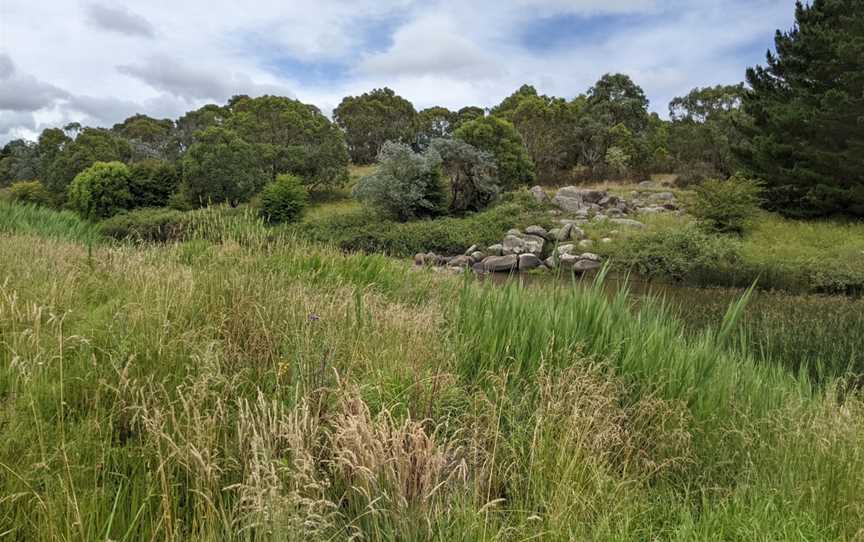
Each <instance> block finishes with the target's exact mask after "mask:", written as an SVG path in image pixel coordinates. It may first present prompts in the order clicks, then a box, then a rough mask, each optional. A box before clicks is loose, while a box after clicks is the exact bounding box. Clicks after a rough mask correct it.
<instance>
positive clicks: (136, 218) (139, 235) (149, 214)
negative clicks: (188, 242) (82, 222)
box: [99, 208, 189, 243]
mask: <svg viewBox="0 0 864 542" xmlns="http://www.w3.org/2000/svg"><path fill="white" fill-rule="evenodd" d="M187 217H188V215H187V214H186V213H183V212H181V211H178V210H176V209H159V208H142V209H136V210H134V211H130V212H128V213H120V214H117V215H114V216H113V217H111V218H109V219H107V220H103V221H102V222H100V223H99V232H100V233H101V234H102V235H104V236H105V237H110V238H113V239H117V240H133V241H149V242H162V243H164V242H168V241H179V240H182V239H184V238H185V237H186V235H187V233H188V229H189V228H188V218H187Z"/></svg>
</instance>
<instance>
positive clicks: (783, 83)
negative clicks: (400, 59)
mask: <svg viewBox="0 0 864 542" xmlns="http://www.w3.org/2000/svg"><path fill="white" fill-rule="evenodd" d="M859 8H860V6H859V5H858V2H856V1H855V0H814V2H812V3H811V4H808V5H805V4H802V3H800V2H799V3H798V4H797V7H796V13H795V15H796V25H795V27H794V28H793V29H792V30H790V31H788V32H779V31H778V32H777V35H776V38H775V41H776V53H769V54H768V57H767V65H766V66H764V67H757V68H754V69H751V70H749V71H748V72H747V83H748V85H747V86H745V85H744V84H738V85H725V86H724V85H720V86H716V87H707V88H697V89H693V90H692V91H691V92H690V93H688V94H687V95H685V96H681V97H677V98H675V99H673V100H672V101H671V103H670V104H669V119H668V120H664V119H661V118H660V117H659V116H658V115H657V114H654V113H650V112H649V102H648V99H647V97H646V95H645V92H644V91H643V90H642V89H641V88H640V87H639V86H638V85H637V84H636V83H635V82H634V81H633V80H632V79H631V78H630V77H628V76H627V75H624V74H607V75H604V76H603V77H601V78H600V79H599V80H598V81H597V82H596V83H595V84H594V85H592V86H591V87H590V88H589V89H587V90H586V91H585V92H584V93H582V94H579V95H577V96H575V97H573V98H571V99H568V98H563V97H556V96H547V95H543V94H540V93H539V92H538V91H537V90H536V89H535V88H534V87H533V86H530V85H523V86H522V87H520V88H519V89H517V90H516V91H515V92H513V94H511V95H509V96H507V97H506V98H504V99H503V100H502V101H501V103H499V104H498V105H496V106H494V107H491V108H490V109H488V110H484V109H483V108H480V107H476V106H467V107H464V108H462V109H460V110H458V111H451V110H449V109H447V108H445V107H440V106H436V107H430V108H427V109H424V110H421V111H417V110H416V109H415V108H414V105H413V104H412V103H411V102H409V101H408V100H406V99H404V98H403V97H401V96H399V95H398V94H396V93H395V92H394V91H393V90H391V89H389V88H382V89H374V90H372V91H370V92H367V93H365V94H362V95H360V96H348V97H346V98H345V99H343V100H342V102H341V103H340V104H339V106H338V107H337V108H336V109H335V110H334V112H333V121H332V122H331V121H330V120H329V119H328V118H327V117H325V116H324V115H323V114H322V113H321V111H319V110H318V109H317V108H316V107H314V106H311V105H307V104H303V103H301V102H299V101H297V100H293V99H290V98H284V97H278V96H262V97H259V98H250V97H248V96H235V97H233V98H232V99H231V100H229V101H228V103H227V104H225V105H222V106H220V105H215V104H210V105H206V106H204V107H201V108H200V109H197V110H195V111H190V112H188V113H186V114H185V115H183V116H182V117H180V118H179V119H176V120H171V119H155V118H151V117H148V116H145V115H134V116H132V117H130V118H128V119H126V120H124V121H123V122H121V123H118V124H116V125H114V126H113V127H112V128H110V129H105V128H91V127H84V126H81V125H79V124H74V123H73V124H69V125H67V126H65V127H64V128H62V129H60V128H49V129H46V130H45V131H43V132H42V134H41V135H40V136H39V138H38V140H37V141H35V142H34V141H26V140H15V141H11V142H9V143H8V144H7V145H5V146H4V147H3V148H2V150H0V187H3V186H9V185H12V184H16V183H17V184H16V188H15V191H14V194H17V196H16V197H19V198H20V199H22V200H27V201H40V202H46V203H49V204H52V205H57V206H64V205H65V206H72V205H73V202H70V201H69V198H70V196H71V195H72V192H73V191H72V190H71V187H72V186H73V184H75V185H76V186H77V183H76V182H75V181H76V179H77V178H78V176H79V175H81V174H82V172H85V171H86V170H88V168H90V167H91V166H93V165H94V164H97V163H111V164H115V166H116V164H120V165H123V166H124V167H126V168H127V170H128V171H126V173H125V174H119V173H117V168H116V167H114V166H112V167H114V169H111V168H107V169H106V168H102V169H100V170H99V171H100V172H101V174H103V175H107V172H109V171H111V172H112V175H113V177H112V178H126V179H128V180H127V181H126V185H124V186H125V188H124V190H125V191H126V192H128V198H127V197H126V194H125V193H124V194H120V195H118V198H119V199H120V200H122V201H123V202H124V203H122V205H124V206H126V207H127V208H134V207H154V206H164V205H172V206H174V207H178V208H189V207H195V206H200V205H204V204H207V203H210V202H227V203H230V204H232V205H234V204H238V203H241V202H244V201H248V200H249V199H250V198H251V197H253V196H254V195H255V194H257V193H259V192H260V191H261V190H262V188H263V187H264V186H265V185H266V184H267V183H273V182H274V181H275V180H276V179H277V178H278V177H279V176H280V175H291V176H292V178H296V179H300V180H301V183H302V184H303V185H304V186H305V188H306V189H307V190H314V189H320V188H329V187H335V186H340V185H342V184H343V183H344V182H345V181H346V180H347V166H348V164H349V160H350V161H351V162H353V163H355V164H371V163H374V162H376V161H379V160H380V159H381V158H382V157H385V158H388V157H389V159H391V160H392V161H393V162H394V163H398V164H401V166H400V167H403V166H404V168H408V169H410V168H409V167H408V165H409V164H414V166H411V167H414V168H415V169H417V168H420V169H422V168H421V167H420V165H419V164H425V165H424V166H423V167H426V166H428V165H429V164H437V165H436V166H435V167H436V168H438V169H441V170H442V174H443V175H444V177H446V178H449V179H450V181H449V182H451V183H452V182H454V181H455V180H457V179H458V180H459V181H460V182H461V181H465V179H469V178H473V177H471V175H474V173H472V174H471V175H467V174H466V172H475V173H476V172H480V171H484V172H487V173H488V172H491V171H493V170H494V179H492V178H491V177H490V178H487V177H489V175H487V173H484V174H482V175H481V174H479V173H478V174H477V175H476V176H475V177H476V179H483V180H482V181H478V183H479V184H478V186H481V185H482V186H486V185H488V184H489V183H490V182H491V183H492V184H494V185H495V187H496V190H497V189H512V188H515V187H518V186H522V185H526V184H528V183H532V182H541V183H550V184H560V183H565V182H566V183H570V182H579V181H581V180H592V179H605V178H620V179H624V178H641V177H645V176H647V175H649V174H651V173H677V174H678V176H679V181H680V182H682V183H684V184H690V183H699V182H702V181H704V180H706V179H712V178H714V179H727V178H729V177H731V176H733V175H735V174H736V173H739V172H744V173H746V174H747V175H749V176H751V177H753V178H756V179H758V180H760V181H762V183H764V185H765V186H766V189H767V190H766V195H767V196H768V197H767V198H766V201H767V204H768V205H769V206H770V207H772V208H774V209H777V210H780V211H782V212H785V213H788V214H793V215H798V216H823V215H829V214H835V213H843V214H848V215H857V216H862V215H864V122H862V119H864V41H862V40H861V36H862V35H864V10H861V9H859ZM442 141H458V142H460V144H459V145H456V144H449V146H448V145H447V144H444V143H442ZM388 143H391V144H392V145H390V146H389V147H387V144H388ZM433 147H435V148H434V149H433ZM385 149H386V152H384V151H385ZM429 149H432V152H431V153H430V154H426V153H427V151H428V150H429ZM409 151H410V152H413V153H415V154H416V155H417V156H415V157H410V156H408V155H406V154H405V153H407V152H409ZM442 154H443V155H446V156H442ZM448 156H449V157H450V159H448ZM453 157H457V158H453ZM469 157H470V160H468V162H470V164H471V165H470V167H469V166H467V165H466V164H467V163H468V162H466V161H465V160H467V159H468V158H469ZM448 160H449V161H448ZM489 160H491V161H492V162H491V163H489ZM460 163H461V164H462V166H456V165H454V164H460ZM388 167H389V166H388ZM430 167H431V166H430ZM460 167H461V169H460ZM466 168H467V169H466ZM433 169H435V168H433ZM445 170H446V171H445ZM391 173H392V171H391ZM118 175H119V177H118ZM466 175H467V176H466ZM421 177H422V176H421ZM380 178H384V177H380ZM380 178H379V180H380ZM418 178H419V177H418ZM109 180H110V179H103V181H105V182H107V181H109ZM427 180H428V179H427ZM34 181H39V183H40V184H33V183H34ZM421 181H422V179H421ZM493 181H494V182H493ZM91 182H93V181H92V179H91ZM418 182H420V181H418ZM423 182H425V181H422V182H420V184H423ZM22 183H25V184H22ZM97 184H98V183H97ZM373 185H374V183H373ZM469 185H470V183H469ZM105 186H113V184H112V183H110V182H107V184H105ZM430 186H431V184H430ZM79 188H80V187H79ZM367 188H368V187H367ZM465 188H466V187H465V186H457V187H455V188H452V187H451V191H455V192H454V194H455V193H456V192H458V191H459V190H462V189H465ZM76 190H77V189H76ZM274 190H275V189H274ZM283 192H287V191H283ZM492 192H494V190H493V191H492ZM466 193H472V194H474V193H477V194H480V193H483V194H487V195H488V194H489V193H491V192H490V191H488V190H485V189H483V190H480V189H477V190H474V189H470V187H469V189H468V192H466ZM76 194H77V196H76V197H78V196H80V193H78V192H76ZM460 197H461V199H463V200H465V198H464V195H463V196H460ZM483 197H484V198H485V197H486V196H483ZM79 199H80V198H79ZM421 199H422V198H421ZM481 199H482V198H481ZM468 200H471V198H468ZM79 203H80V202H79ZM476 205H477V202H476V201H462V202H461V203H459V204H458V205H456V207H458V208H460V209H461V210H467V209H471V208H474V207H476ZM112 208H113V207H112Z"/></svg>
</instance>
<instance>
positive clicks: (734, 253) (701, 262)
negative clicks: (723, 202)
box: [601, 225, 740, 280]
mask: <svg viewBox="0 0 864 542" xmlns="http://www.w3.org/2000/svg"><path fill="white" fill-rule="evenodd" d="M607 246H608V248H606V249H601V250H604V251H605V252H606V254H607V255H608V256H610V257H611V258H612V259H613V260H614V262H615V263H617V264H622V265H624V266H626V267H627V268H630V269H633V270H634V271H636V272H637V273H639V274H640V275H644V276H648V277H668V278H673V279H675V280H682V279H684V278H689V277H691V276H692V275H693V274H695V273H699V272H704V271H708V270H710V271H712V272H713V271H714V270H717V269H722V268H723V267H727V268H728V267H731V266H733V265H735V264H737V263H738V262H739V261H740V255H739V250H738V246H737V245H736V244H734V243H732V242H730V241H729V240H728V239H725V238H723V237H719V236H717V235H713V234H709V233H706V232H704V231H702V230H701V229H698V228H696V227H694V226H692V225H685V226H683V227H682V228H680V229H675V230H671V229H664V230H659V231H648V232H646V233H642V234H637V235H634V236H632V237H628V238H625V239H621V240H620V241H618V242H616V243H612V244H610V245H607Z"/></svg>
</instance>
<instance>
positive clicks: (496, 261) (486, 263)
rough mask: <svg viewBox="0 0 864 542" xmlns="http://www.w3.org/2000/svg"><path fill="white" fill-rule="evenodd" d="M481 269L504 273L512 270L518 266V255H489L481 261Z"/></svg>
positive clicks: (488, 271)
mask: <svg viewBox="0 0 864 542" xmlns="http://www.w3.org/2000/svg"><path fill="white" fill-rule="evenodd" d="M482 266H483V271H485V272H487V273H504V272H509V271H514V270H516V269H517V268H518V267H519V256H516V255H515V254H510V255H509V256H489V257H488V258H486V259H485V260H483V263H482Z"/></svg>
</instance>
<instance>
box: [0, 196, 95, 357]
mask: <svg viewBox="0 0 864 542" xmlns="http://www.w3.org/2000/svg"><path fill="white" fill-rule="evenodd" d="M0 233H2V234H4V236H7V237H8V236H11V235H18V236H24V237H32V238H36V237H38V238H42V239H55V240H58V239H62V240H67V241H75V242H77V243H82V244H86V245H88V246H89V245H93V244H95V243H97V242H99V241H100V240H101V235H100V234H99V231H98V229H97V227H96V226H95V225H94V224H93V223H91V222H87V221H85V220H82V219H81V217H80V216H78V215H77V214H75V213H73V212H72V211H56V210H54V209H50V208H48V207H43V206H36V205H33V204H21V203H13V202H8V201H4V200H2V199H0ZM0 245H2V243H0ZM0 356H2V350H0Z"/></svg>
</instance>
